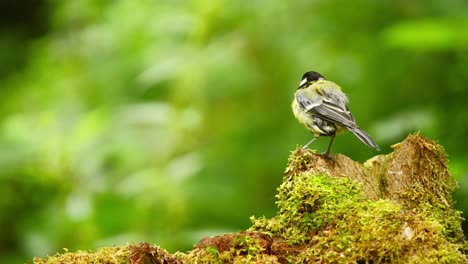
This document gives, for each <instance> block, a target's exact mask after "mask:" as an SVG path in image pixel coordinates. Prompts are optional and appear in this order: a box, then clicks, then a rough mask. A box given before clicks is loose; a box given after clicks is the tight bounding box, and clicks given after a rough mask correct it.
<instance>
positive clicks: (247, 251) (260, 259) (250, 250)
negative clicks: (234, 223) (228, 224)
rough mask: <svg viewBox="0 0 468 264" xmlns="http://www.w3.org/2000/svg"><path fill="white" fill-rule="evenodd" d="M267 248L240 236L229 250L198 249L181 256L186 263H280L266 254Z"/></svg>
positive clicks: (252, 239)
mask: <svg viewBox="0 0 468 264" xmlns="http://www.w3.org/2000/svg"><path fill="white" fill-rule="evenodd" d="M265 252H266V248H264V246H262V245H261V244H260V243H259V242H258V240H256V239H254V238H252V237H250V236H247V235H238V236H236V237H235V239H234V240H233V241H232V245H231V247H230V249H229V250H226V251H223V252H220V251H218V249H216V248H215V247H213V246H209V247H205V248H202V249H200V248H198V249H195V250H192V251H191V252H189V253H188V254H180V256H181V259H183V260H184V263H239V264H240V263H259V264H260V263H265V264H276V263H279V261H278V259H277V258H276V256H272V255H268V254H265Z"/></svg>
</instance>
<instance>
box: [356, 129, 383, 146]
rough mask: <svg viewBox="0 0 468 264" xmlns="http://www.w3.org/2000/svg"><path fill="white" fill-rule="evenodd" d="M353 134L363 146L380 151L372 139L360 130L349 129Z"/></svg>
mask: <svg viewBox="0 0 468 264" xmlns="http://www.w3.org/2000/svg"><path fill="white" fill-rule="evenodd" d="M349 130H350V131H351V132H353V134H354V135H355V136H356V137H357V138H359V139H360V140H361V141H362V142H363V143H364V144H366V145H367V146H369V147H371V148H375V149H376V150H378V151H380V148H379V146H378V145H377V144H376V143H375V142H374V141H373V140H372V138H371V137H370V136H369V135H368V134H367V133H366V132H365V131H364V130H362V129H360V128H359V127H354V128H349Z"/></svg>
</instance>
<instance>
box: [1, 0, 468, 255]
mask: <svg viewBox="0 0 468 264" xmlns="http://www.w3.org/2000/svg"><path fill="white" fill-rule="evenodd" d="M0 10H1V11H0V22H1V23H0V228H1V234H0V262H1V263H23V262H25V261H30V260H31V259H32V258H33V257H34V256H38V257H45V256H47V255H51V254H54V253H55V252H57V251H60V252H63V248H67V249H69V250H77V249H86V250H95V249H96V248H98V247H101V246H112V245H123V244H125V243H127V242H141V241H147V242H150V243H152V244H153V243H154V244H158V245H161V246H162V247H164V248H166V249H168V250H169V251H170V252H175V251H186V250H189V249H191V247H192V245H193V244H195V243H196V242H197V241H199V240H200V239H201V238H202V237H204V236H208V235H216V234H222V233H226V232H234V231H238V230H244V229H246V228H248V227H249V226H250V224H251V223H250V220H249V217H250V216H252V215H256V216H263V215H265V216H267V217H270V216H273V215H274V214H275V211H276V206H275V197H274V196H275V194H276V187H277V186H278V185H279V184H280V182H281V180H282V175H283V170H284V168H285V165H286V162H287V158H288V155H289V154H290V151H292V150H294V149H295V148H296V146H298V145H303V144H305V143H306V142H307V141H309V140H310V139H311V134H310V133H309V132H308V131H307V130H306V129H305V128H304V127H303V126H301V125H300V124H299V123H298V122H297V121H296V120H295V119H294V117H293V115H292V112H291V107H290V105H291V101H292V98H293V94H294V91H295V89H296V87H297V85H298V83H299V82H300V79H301V76H302V74H303V73H304V72H305V71H308V70H316V71H319V72H320V73H322V74H323V75H324V76H325V77H326V78H328V79H330V80H333V81H335V82H336V83H338V84H339V85H340V86H342V87H343V89H344V91H345V92H346V93H347V95H348V97H349V98H350V101H351V102H350V105H349V107H350V109H351V111H352V112H353V114H354V116H355V118H356V121H357V122H358V124H359V125H360V127H362V128H363V129H364V130H366V131H367V132H369V134H371V135H372V136H373V138H374V139H375V141H376V142H377V143H378V144H379V145H380V147H381V148H382V152H381V153H384V154H386V153H389V152H391V151H392V149H391V147H390V146H391V145H392V144H395V143H397V142H399V141H401V140H402V139H404V138H405V137H406V136H407V135H408V133H412V132H416V131H421V133H422V134H423V135H425V136H427V137H429V138H431V139H434V140H436V141H438V142H439V143H440V144H441V145H443V146H444V147H445V149H446V151H447V152H448V154H449V159H450V167H451V169H452V171H453V173H454V175H455V177H456V178H457V179H458V180H459V182H460V187H461V188H460V189H458V191H457V193H456V195H455V198H456V199H457V201H458V202H457V207H458V209H459V210H462V211H468V165H467V164H468V163H467V159H468V152H467V151H466V148H467V144H468V107H467V98H468V87H467V86H468V30H467V28H468V4H467V2H466V1H463V0H458V1H457V0H448V1H447V0H437V1H436V0H432V1H406V0H397V1H371V0H367V1H365V0H356V1H345V0H343V1H338V0H333V1H325V0H323V1H305V0H304V1H300V0H297V1H280V0H276V1H271V0H250V1H222V0H219V1H209V0H192V1H182V0H176V1H174V0H167V1H150V0H141V1H135V0H120V1H105V0H100V1H96V0H80V1H58V0H21V1H13V0H7V1H2V3H1V4H0ZM327 144H328V139H327V138H321V139H319V140H318V141H317V142H315V143H314V144H313V145H312V148H316V149H317V150H318V151H319V152H323V151H325V149H326V146H327ZM332 152H334V153H338V152H339V153H343V154H345V155H348V156H350V157H352V158H353V159H355V160H358V161H364V160H366V159H368V158H370V157H372V156H374V155H376V154H379V153H377V152H376V151H375V150H373V149H371V148H368V147H366V146H365V145H363V144H362V143H361V142H359V141H358V139H356V138H355V137H354V136H353V135H352V134H350V133H348V134H345V135H342V136H339V137H338V138H337V139H336V140H335V144H334V146H333V148H332ZM465 229H466V230H468V228H465Z"/></svg>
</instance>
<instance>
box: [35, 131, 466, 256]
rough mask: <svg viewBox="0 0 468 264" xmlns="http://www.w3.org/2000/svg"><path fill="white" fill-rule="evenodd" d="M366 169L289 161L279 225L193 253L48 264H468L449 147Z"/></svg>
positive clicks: (410, 145) (401, 154) (299, 153)
mask: <svg viewBox="0 0 468 264" xmlns="http://www.w3.org/2000/svg"><path fill="white" fill-rule="evenodd" d="M394 148H395V150H394V152H392V153H390V154H388V155H379V156H376V157H374V158H372V159H370V160H368V161H367V162H365V163H364V165H363V164H359V163H357V162H355V161H353V160H351V159H350V158H348V157H346V156H343V155H340V154H337V155H335V156H334V157H333V159H329V158H327V157H324V156H322V155H318V154H316V153H314V152H311V151H304V150H302V149H297V150H295V151H294V152H293V153H292V154H291V155H290V157H289V163H288V166H287V167H286V170H285V176H284V180H283V183H282V184H281V185H280V186H279V188H278V194H277V196H276V198H277V199H278V200H277V205H278V213H277V215H276V216H275V217H273V218H271V219H267V218H264V217H261V218H255V217H252V218H251V220H252V222H253V225H252V227H251V228H250V230H249V231H244V232H239V233H235V234H227V235H220V236H216V237H207V238H204V239H202V240H201V241H200V242H199V243H198V244H197V245H196V246H195V249H194V250H192V251H190V252H187V253H175V254H173V255H171V254H169V253H167V252H166V251H164V250H163V249H160V248H159V247H155V246H154V247H151V246H149V245H148V244H147V243H142V244H138V245H128V246H124V247H114V248H104V249H101V250H99V251H98V252H96V253H88V252H83V251H78V252H76V253H65V254H62V255H56V256H52V257H49V258H48V259H35V260H34V262H35V263H36V264H39V263H40V264H45V263H50V264H54V263H168V264H171V263H468V260H467V258H466V255H465V254H466V249H467V247H466V242H465V238H464V236H463V232H462V230H461V220H462V218H461V217H460V212H458V211H456V210H454V209H453V201H452V198H451V193H452V192H453V190H454V189H455V188H456V187H457V185H456V182H455V181H454V179H453V177H452V175H451V174H450V172H449V170H448V160H447V156H446V154H445V151H444V150H443V148H442V147H441V146H439V145H437V144H436V143H435V142H433V141H431V140H429V139H426V138H424V137H422V136H420V135H419V134H415V135H410V136H408V138H407V139H405V140H404V141H403V142H401V143H399V144H397V145H395V146H394Z"/></svg>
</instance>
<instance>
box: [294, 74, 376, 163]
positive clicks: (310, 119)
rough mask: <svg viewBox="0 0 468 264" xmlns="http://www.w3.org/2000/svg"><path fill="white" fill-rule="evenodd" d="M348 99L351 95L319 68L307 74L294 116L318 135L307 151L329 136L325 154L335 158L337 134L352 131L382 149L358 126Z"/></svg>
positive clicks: (369, 143) (310, 142) (307, 145)
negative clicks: (334, 148)
mask: <svg viewBox="0 0 468 264" xmlns="http://www.w3.org/2000/svg"><path fill="white" fill-rule="evenodd" d="M348 102H349V100H348V97H347V96H346V94H345V93H344V92H343V91H342V90H341V87H340V86H338V85H337V84H336V83H334V82H332V81H329V80H327V79H325V77H323V76H322V75H321V74H320V73H318V72H315V71H308V72H306V73H304V75H303V76H302V80H301V82H300V83H299V87H298V88H297V90H296V93H295V95H294V99H293V102H292V110H293V113H294V116H295V117H296V118H297V119H298V120H299V122H300V123H302V124H303V125H305V127H306V128H307V129H308V130H309V131H310V132H312V134H313V135H314V137H313V138H312V140H310V141H309V142H308V143H307V144H306V145H304V146H303V147H302V149H303V150H305V149H307V148H308V147H309V146H310V144H312V142H314V141H315V140H317V139H318V138H319V137H320V136H329V137H331V138H330V144H329V145H328V148H327V151H326V152H325V155H326V156H327V157H331V156H330V148H331V146H332V144H333V140H334V139H335V136H336V134H337V133H340V132H343V131H346V130H348V131H351V132H352V133H353V134H354V135H355V136H356V137H357V138H358V139H359V140H361V141H362V142H363V143H364V144H366V145H367V146H369V147H371V148H374V149H376V150H378V151H380V148H379V146H378V145H377V144H376V143H375V142H374V140H373V139H372V138H371V137H370V136H369V134H367V133H366V132H365V131H364V130H362V129H361V128H359V127H358V126H357V124H356V121H355V120H354V117H353V115H352V114H351V112H350V111H349V109H348Z"/></svg>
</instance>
